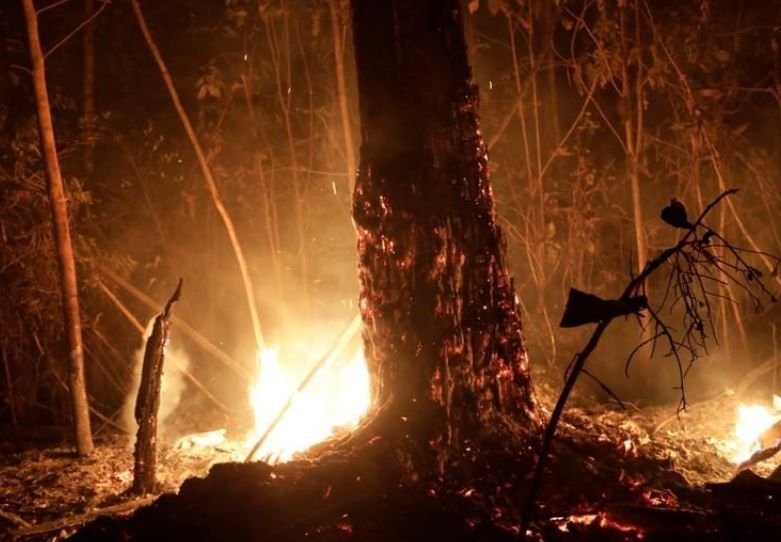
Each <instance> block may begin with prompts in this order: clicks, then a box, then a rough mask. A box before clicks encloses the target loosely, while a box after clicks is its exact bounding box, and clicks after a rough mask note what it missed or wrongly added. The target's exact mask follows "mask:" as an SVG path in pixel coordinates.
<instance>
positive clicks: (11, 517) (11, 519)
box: [0, 510, 30, 527]
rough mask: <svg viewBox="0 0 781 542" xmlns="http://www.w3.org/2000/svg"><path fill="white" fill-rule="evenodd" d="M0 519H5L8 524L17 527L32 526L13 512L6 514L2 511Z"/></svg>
mask: <svg viewBox="0 0 781 542" xmlns="http://www.w3.org/2000/svg"><path fill="white" fill-rule="evenodd" d="M0 519H4V520H5V521H7V522H8V523H13V524H14V525H16V526H17V527H29V526H30V524H29V523H28V522H26V521H25V520H23V519H22V518H20V517H19V516H17V515H16V514H14V513H13V512H6V511H5V510H0Z"/></svg>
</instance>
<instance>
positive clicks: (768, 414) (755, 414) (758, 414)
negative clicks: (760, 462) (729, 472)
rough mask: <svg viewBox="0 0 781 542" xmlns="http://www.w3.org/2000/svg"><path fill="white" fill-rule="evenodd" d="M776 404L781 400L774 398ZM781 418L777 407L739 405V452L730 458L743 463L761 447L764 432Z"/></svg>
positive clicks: (737, 462) (737, 436)
mask: <svg viewBox="0 0 781 542" xmlns="http://www.w3.org/2000/svg"><path fill="white" fill-rule="evenodd" d="M773 399H774V406H777V404H778V403H779V402H781V401H779V399H778V397H777V396H775V397H774V398H773ZM779 420H781V415H779V413H778V411H776V409H775V408H769V407H766V406H762V405H740V406H738V421H737V423H736V424H735V438H736V440H737V444H738V446H739V450H738V452H737V453H736V454H735V455H734V456H733V457H732V458H730V461H731V462H732V463H735V464H740V463H743V462H744V461H747V460H748V459H750V458H751V456H752V455H753V454H754V453H755V452H758V451H759V450H760V449H761V443H760V439H761V437H762V434H763V433H765V432H766V431H767V430H768V429H770V428H771V427H772V426H773V424H775V423H776V422H778V421H779Z"/></svg>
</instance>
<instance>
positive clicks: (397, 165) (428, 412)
mask: <svg viewBox="0 0 781 542" xmlns="http://www.w3.org/2000/svg"><path fill="white" fill-rule="evenodd" d="M458 5H459V4H458V2H457V0H426V1H424V2H420V1H419V0H353V2H352V16H353V36H354V41H355V54H356V63H357V73H358V90H359V97H360V118H361V125H362V127H361V130H362V146H361V162H360V169H359V174H358V178H357V182H356V188H355V193H354V208H353V212H354V219H355V223H356V226H357V228H358V235H359V240H358V255H359V276H360V284H361V293H360V308H361V314H362V316H363V320H364V343H365V349H366V358H367V363H368V365H369V370H370V372H371V374H372V377H373V379H372V380H373V384H372V386H373V390H372V391H373V396H374V401H375V404H376V405H378V406H379V408H380V411H381V412H383V411H384V412H389V413H391V416H390V418H387V419H391V420H398V419H401V420H402V421H403V423H404V424H405V427H407V428H408V429H405V433H407V434H409V433H412V432H414V431H415V428H422V431H421V433H419V434H418V435H416V436H417V437H418V438H421V437H422V438H425V439H427V441H428V442H440V443H443V444H444V445H445V446H447V447H448V448H458V447H460V446H461V445H462V444H463V443H464V442H465V441H466V440H471V439H473V438H479V437H480V436H481V435H485V433H486V432H490V431H491V430H493V429H495V428H497V427H499V426H500V424H501V425H504V424H505V422H507V421H508V420H512V419H514V420H516V421H518V422H520V424H530V423H536V422H537V419H538V417H537V409H536V406H535V401H534V397H533V393H532V385H531V380H530V376H529V364H528V360H527V356H526V350H525V347H524V343H523V339H522V336H521V334H522V325H521V318H520V315H519V312H518V308H517V304H516V299H515V292H514V287H513V282H512V279H511V278H510V276H509V274H508V270H507V265H506V262H505V241H504V237H503V235H502V232H501V229H500V228H499V226H498V224H497V221H496V212H495V207H494V199H493V193H492V189H491V185H490V182H489V178H488V164H487V150H486V146H485V144H484V143H483V140H482V138H481V134H480V127H479V119H478V113H477V106H478V91H477V87H476V86H475V85H474V83H473V82H472V77H471V69H470V66H469V63H468V60H467V56H466V47H465V43H464V35H463V23H462V19H461V14H460V12H459V7H458ZM515 426H516V427H517V426H518V425H517V424H515Z"/></svg>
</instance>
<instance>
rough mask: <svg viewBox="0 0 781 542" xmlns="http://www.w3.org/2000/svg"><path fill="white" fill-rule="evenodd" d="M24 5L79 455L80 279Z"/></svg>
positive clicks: (29, 9)
mask: <svg viewBox="0 0 781 542" xmlns="http://www.w3.org/2000/svg"><path fill="white" fill-rule="evenodd" d="M22 6H23V8H24V16H25V19H26V22H27V38H28V44H29V47H30V61H31V63H32V78H33V88H34V90H35V102H36V105H37V108H38V131H39V132H40V138H41V151H42V152H41V154H42V155H43V161H44V164H45V166H46V183H47V187H48V191H49V201H50V203H51V208H52V225H53V227H54V241H55V243H56V248H57V263H58V264H59V267H60V284H61V293H62V305H63V315H64V321H65V333H66V335H67V337H68V351H69V355H68V358H69V363H68V374H69V378H68V380H69V384H70V395H71V403H72V406H73V420H74V427H75V433H76V450H77V451H78V453H79V455H88V454H90V453H91V452H92V450H93V447H94V446H93V443H92V430H91V428H90V420H89V404H88V402H87V385H86V382H85V377H84V348H83V346H82V338H81V316H80V312H79V293H78V281H77V280H76V263H75V261H74V258H73V246H72V244H71V234H70V226H69V224H68V202H67V198H66V196H65V187H64V185H63V182H62V175H61V174H60V162H59V158H58V157H57V145H56V143H55V140H54V125H53V123H52V116H51V110H50V107H49V91H48V90H47V88H46V68H45V65H44V55H43V50H42V48H41V40H40V36H39V34H38V15H37V13H36V11H35V5H33V0H23V1H22Z"/></svg>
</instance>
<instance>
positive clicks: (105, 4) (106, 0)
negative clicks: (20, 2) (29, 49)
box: [38, 0, 111, 59]
mask: <svg viewBox="0 0 781 542" xmlns="http://www.w3.org/2000/svg"><path fill="white" fill-rule="evenodd" d="M110 3H111V2H110V0H103V5H101V6H100V7H99V8H98V9H96V10H95V12H94V13H93V14H92V15H90V16H89V17H87V18H86V19H84V20H83V21H82V22H81V23H79V25H78V26H77V27H76V28H74V29H73V30H71V31H70V32H69V33H68V35H67V36H65V37H64V38H62V39H61V40H60V41H58V42H57V43H55V44H54V45H53V46H52V47H51V48H50V49H49V50H48V51H46V54H44V55H43V58H44V59H46V58H48V57H49V55H50V54H52V53H53V52H54V51H56V50H57V49H59V48H60V47H61V46H62V45H64V44H65V42H67V41H68V40H69V39H71V38H72V37H73V36H75V35H76V34H77V33H78V32H79V30H81V29H82V28H84V27H85V26H87V25H88V24H90V23H91V22H92V21H93V20H94V19H95V18H96V17H97V16H98V15H100V14H101V13H102V12H103V10H104V9H106V7H108V5H109V4H110ZM43 9H44V10H46V9H48V8H43ZM40 14H41V11H38V15H40Z"/></svg>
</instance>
